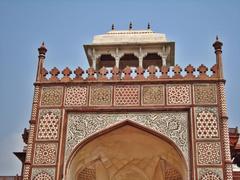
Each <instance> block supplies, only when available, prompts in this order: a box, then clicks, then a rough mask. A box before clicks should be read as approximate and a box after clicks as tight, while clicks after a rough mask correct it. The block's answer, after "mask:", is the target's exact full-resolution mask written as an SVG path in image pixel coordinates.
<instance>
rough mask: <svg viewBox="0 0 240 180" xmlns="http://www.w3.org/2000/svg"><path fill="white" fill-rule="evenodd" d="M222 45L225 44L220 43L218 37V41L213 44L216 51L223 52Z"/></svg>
mask: <svg viewBox="0 0 240 180" xmlns="http://www.w3.org/2000/svg"><path fill="white" fill-rule="evenodd" d="M222 45H223V43H222V42H221V41H219V37H218V36H216V41H215V42H214V43H213V47H214V49H215V51H219V50H220V51H221V50H222Z"/></svg>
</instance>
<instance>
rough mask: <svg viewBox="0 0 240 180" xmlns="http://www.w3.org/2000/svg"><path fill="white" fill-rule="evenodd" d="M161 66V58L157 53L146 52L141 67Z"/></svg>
mask: <svg viewBox="0 0 240 180" xmlns="http://www.w3.org/2000/svg"><path fill="white" fill-rule="evenodd" d="M151 65H154V66H158V67H161V66H162V58H161V56H159V55H158V54H157V53H148V54H147V56H145V57H144V58H143V68H144V69H147V68H148V66H151Z"/></svg>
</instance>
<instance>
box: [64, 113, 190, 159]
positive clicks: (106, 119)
mask: <svg viewBox="0 0 240 180" xmlns="http://www.w3.org/2000/svg"><path fill="white" fill-rule="evenodd" d="M125 120H129V121H132V122H135V123H137V124H139V125H142V126H145V127H147V128H150V129H152V130H153V131H155V132H157V133H160V134H162V135H164V136H166V137H168V138H169V139H171V140H172V141H173V142H174V143H175V144H176V145H177V146H178V147H179V149H180V150H181V151H182V153H183V155H184V157H185V158H186V160H187V162H188V151H189V150H188V141H189V139H188V137H189V135H188V128H187V127H188V125H187V122H188V113H187V112H144V113H141V112H135V113H130V112H125V113H69V114H68V123H67V137H66V146H65V161H66V160H67V159H68V157H69V156H70V154H71V153H72V151H73V149H74V148H75V147H76V146H77V145H78V144H79V143H81V142H82V141H83V140H84V139H86V138H88V137H90V136H92V135H93V134H95V133H98V132H99V131H102V130H104V129H107V128H109V127H111V126H114V125H116V124H118V123H121V122H123V121H125Z"/></svg>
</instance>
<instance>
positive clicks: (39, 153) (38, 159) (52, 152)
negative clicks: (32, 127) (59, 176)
mask: <svg viewBox="0 0 240 180" xmlns="http://www.w3.org/2000/svg"><path fill="white" fill-rule="evenodd" d="M56 159H57V144H56V143H36V146H35V155H34V164H37V165H39V164H44V165H53V164H56Z"/></svg>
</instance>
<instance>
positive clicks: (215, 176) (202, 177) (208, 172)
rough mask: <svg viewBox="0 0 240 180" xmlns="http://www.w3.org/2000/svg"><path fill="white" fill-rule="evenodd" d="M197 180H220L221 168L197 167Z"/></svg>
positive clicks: (221, 177)
mask: <svg viewBox="0 0 240 180" xmlns="http://www.w3.org/2000/svg"><path fill="white" fill-rule="evenodd" d="M198 179H199V180H222V179H223V173H222V169H221V168H198Z"/></svg>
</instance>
